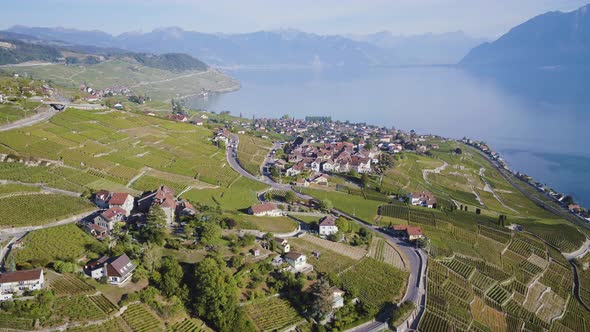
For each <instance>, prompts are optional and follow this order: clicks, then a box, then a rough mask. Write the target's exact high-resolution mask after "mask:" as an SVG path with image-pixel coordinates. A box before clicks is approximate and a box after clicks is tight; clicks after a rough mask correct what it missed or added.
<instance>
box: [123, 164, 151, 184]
mask: <svg viewBox="0 0 590 332" xmlns="http://www.w3.org/2000/svg"><path fill="white" fill-rule="evenodd" d="M149 170H151V168H149V167H144V168H143V169H142V170H141V172H139V174H137V175H136V176H134V177H133V179H131V180H129V182H128V183H127V185H126V187H127V188H131V185H132V184H133V182H135V181H137V179H139V178H140V177H142V176H144V175H145V173H147V172H148V171H149Z"/></svg>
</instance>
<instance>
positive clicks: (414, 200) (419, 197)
mask: <svg viewBox="0 0 590 332" xmlns="http://www.w3.org/2000/svg"><path fill="white" fill-rule="evenodd" d="M409 198H410V203H411V204H412V205H414V206H423V207H427V208H430V209H436V197H434V194H432V193H431V192H427V191H417V192H413V193H411V194H410V195H409Z"/></svg>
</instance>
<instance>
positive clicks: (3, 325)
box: [0, 313, 35, 331]
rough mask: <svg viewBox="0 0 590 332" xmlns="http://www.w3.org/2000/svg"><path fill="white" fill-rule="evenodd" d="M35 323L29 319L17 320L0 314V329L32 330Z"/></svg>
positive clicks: (9, 315)
mask: <svg viewBox="0 0 590 332" xmlns="http://www.w3.org/2000/svg"><path fill="white" fill-rule="evenodd" d="M34 324H35V321H34V320H33V319H30V318H18V317H14V316H13V315H11V314H6V313H2V314H0V329H8V330H9V331H10V330H11V329H16V330H25V331H27V330H32V329H33V327H34Z"/></svg>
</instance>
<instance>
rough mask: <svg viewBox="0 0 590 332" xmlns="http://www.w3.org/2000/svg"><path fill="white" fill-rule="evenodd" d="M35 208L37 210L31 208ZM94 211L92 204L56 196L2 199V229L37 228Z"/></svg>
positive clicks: (77, 198) (0, 225) (80, 199)
mask: <svg viewBox="0 0 590 332" xmlns="http://www.w3.org/2000/svg"><path fill="white" fill-rule="evenodd" d="M32 206H34V207H35V208H30V207H32ZM93 209H94V207H93V205H92V204H90V202H88V201H86V200H84V199H82V198H79V197H71V196H65V195H54V194H34V195H25V196H10V197H4V198H0V215H1V216H2V221H1V222H0V227H20V226H37V225H44V224H47V223H50V222H54V221H58V220H61V219H65V218H67V217H69V216H73V215H76V214H80V213H83V212H87V211H92V210H93Z"/></svg>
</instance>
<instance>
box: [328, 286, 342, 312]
mask: <svg viewBox="0 0 590 332" xmlns="http://www.w3.org/2000/svg"><path fill="white" fill-rule="evenodd" d="M330 292H332V309H338V308H342V307H344V291H343V290H341V289H339V288H338V287H335V286H334V287H332V288H330Z"/></svg>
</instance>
